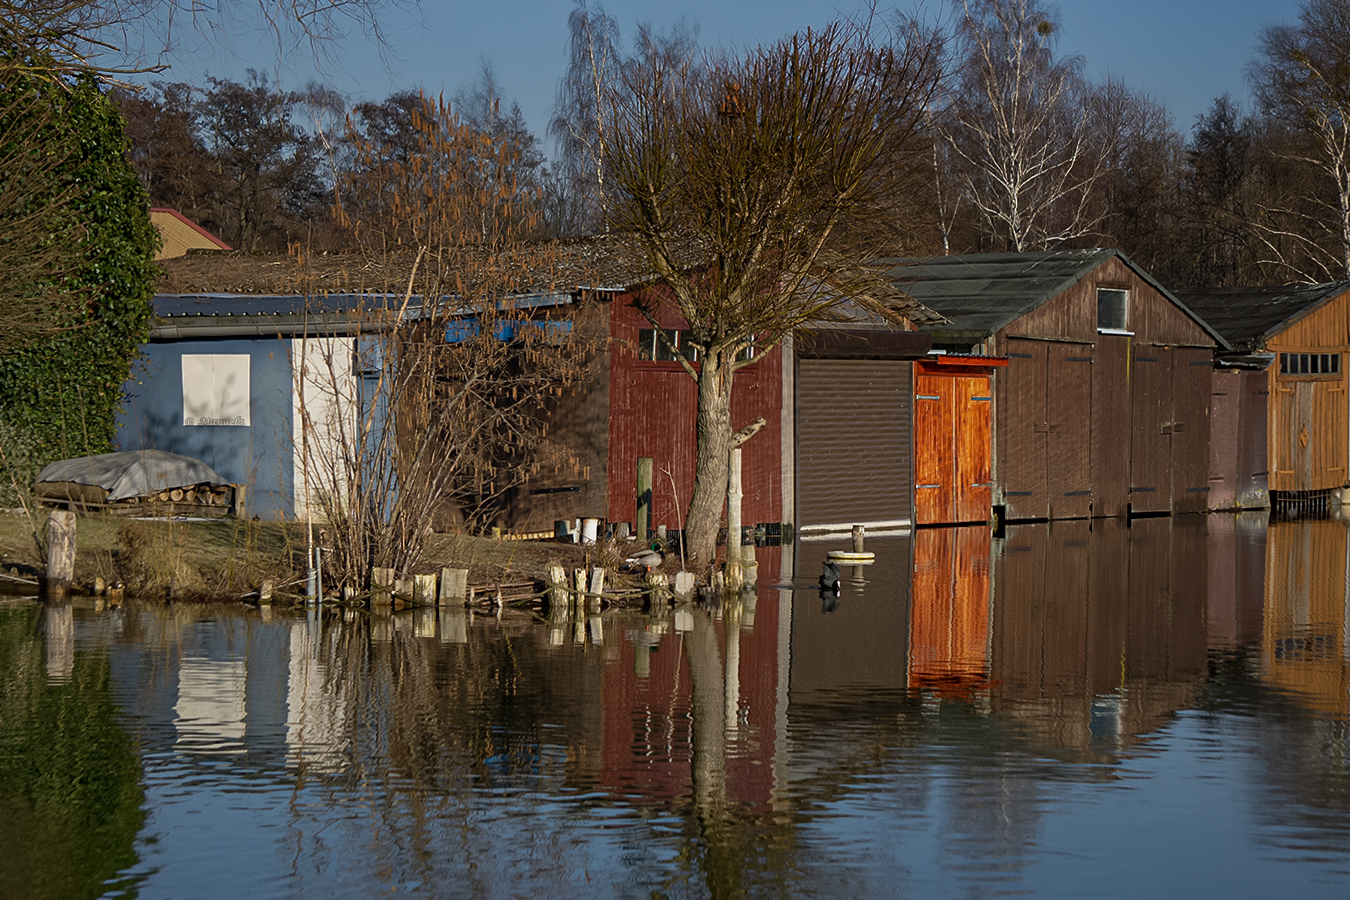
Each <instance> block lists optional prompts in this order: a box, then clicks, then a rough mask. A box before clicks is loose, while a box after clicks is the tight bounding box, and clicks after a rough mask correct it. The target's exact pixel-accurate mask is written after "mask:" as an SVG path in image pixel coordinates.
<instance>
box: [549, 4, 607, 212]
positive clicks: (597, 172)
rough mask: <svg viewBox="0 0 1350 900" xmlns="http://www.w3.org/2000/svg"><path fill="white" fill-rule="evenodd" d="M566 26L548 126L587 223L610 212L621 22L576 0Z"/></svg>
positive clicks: (603, 11) (597, 7)
mask: <svg viewBox="0 0 1350 900" xmlns="http://www.w3.org/2000/svg"><path fill="white" fill-rule="evenodd" d="M567 28H568V32H569V40H568V48H569V59H568V64H567V73H566V74H565V75H564V76H563V77H562V78H561V79H560V80H559V82H558V95H557V101H556V104H555V107H554V114H553V119H552V120H551V121H550V122H549V126H548V130H549V134H550V135H551V136H552V137H553V140H554V141H555V142H556V143H557V147H558V152H559V157H560V160H561V163H562V166H563V168H564V171H565V172H566V176H567V178H568V181H569V182H570V186H571V188H572V191H573V202H574V204H576V205H577V206H578V207H579V209H578V210H577V212H578V217H579V219H580V225H581V227H582V228H586V227H587V226H591V227H593V226H595V225H598V224H603V223H604V222H605V220H606V217H607V216H608V215H609V196H610V193H611V192H612V188H611V187H610V186H609V185H608V184H607V183H606V168H607V167H608V161H609V141H610V129H611V123H610V120H609V115H610V102H609V99H610V97H611V95H612V94H613V92H614V88H615V84H616V83H617V79H618V76H619V71H620V68H621V66H622V62H621V60H620V56H619V26H618V23H617V22H615V21H614V19H613V18H612V17H611V16H608V15H606V14H605V10H604V8H603V7H602V6H600V4H599V3H597V4H595V8H594V9H591V8H590V7H588V6H587V5H586V0H577V5H576V8H575V9H573V10H572V14H571V15H570V16H568V17H567Z"/></svg>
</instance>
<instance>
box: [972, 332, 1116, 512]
mask: <svg viewBox="0 0 1350 900" xmlns="http://www.w3.org/2000/svg"><path fill="white" fill-rule="evenodd" d="M1006 346H1007V355H1008V368H1007V369H1006V370H1004V371H1003V372H1000V373H999V375H998V376H996V378H997V379H998V380H999V381H1000V382H1001V384H1000V390H999V393H998V398H999V400H998V402H999V408H1000V411H1001V414H1000V422H999V425H1000V428H999V444H998V446H999V463H1000V469H999V473H1000V474H999V483H1000V485H1001V487H1002V496H1003V502H1004V505H1005V507H1006V509H1005V516H1006V517H1007V518H1008V519H1012V520H1017V519H1040V518H1047V517H1048V518H1060V519H1064V518H1081V517H1086V516H1089V515H1091V509H1092V483H1091V464H1090V463H1091V445H1092V349H1093V348H1092V345H1091V344H1065V343H1057V342H1050V341H1031V340H1022V339H1018V338H1010V339H1008V341H1007V342H1006Z"/></svg>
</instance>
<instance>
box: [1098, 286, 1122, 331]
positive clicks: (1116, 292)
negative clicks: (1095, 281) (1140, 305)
mask: <svg viewBox="0 0 1350 900" xmlns="http://www.w3.org/2000/svg"><path fill="white" fill-rule="evenodd" d="M1129 301H1130V292H1129V291H1127V290H1124V289H1122V288H1097V330H1098V331H1124V330H1125V329H1126V328H1127V327H1128V326H1129V305H1130V303H1129Z"/></svg>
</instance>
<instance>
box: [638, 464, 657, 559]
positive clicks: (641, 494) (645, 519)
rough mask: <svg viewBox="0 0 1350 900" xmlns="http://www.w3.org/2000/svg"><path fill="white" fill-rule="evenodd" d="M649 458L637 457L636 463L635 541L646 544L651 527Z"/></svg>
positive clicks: (651, 468) (650, 471)
mask: <svg viewBox="0 0 1350 900" xmlns="http://www.w3.org/2000/svg"><path fill="white" fill-rule="evenodd" d="M653 471H654V468H653V465H652V458H651V457H650V456H639V457H638V461H637V539H638V540H639V541H641V542H642V543H644V544H645V543H646V542H647V535H648V532H649V531H650V530H651V525H652V473H653Z"/></svg>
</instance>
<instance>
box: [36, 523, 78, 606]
mask: <svg viewBox="0 0 1350 900" xmlns="http://www.w3.org/2000/svg"><path fill="white" fill-rule="evenodd" d="M74 580H75V514H74V513H73V512H71V511H70V510H68V509H55V510H52V513H51V517H50V518H49V519H47V571H46V574H45V575H44V576H43V578H42V594H43V599H44V600H46V601H47V602H48V603H65V602H66V601H67V600H69V599H70V585H71V582H72V581H74Z"/></svg>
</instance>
